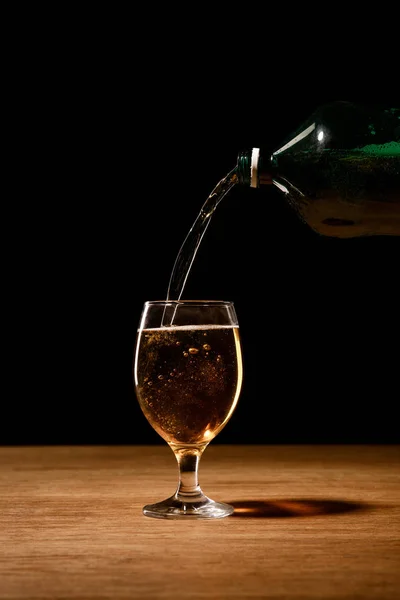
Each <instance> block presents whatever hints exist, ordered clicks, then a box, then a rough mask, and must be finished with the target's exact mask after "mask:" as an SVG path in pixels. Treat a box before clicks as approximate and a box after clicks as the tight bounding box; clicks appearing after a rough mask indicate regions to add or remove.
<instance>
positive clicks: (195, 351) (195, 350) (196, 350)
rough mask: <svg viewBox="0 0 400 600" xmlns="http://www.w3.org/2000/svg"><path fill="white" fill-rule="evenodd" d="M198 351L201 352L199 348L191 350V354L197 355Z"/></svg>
mask: <svg viewBox="0 0 400 600" xmlns="http://www.w3.org/2000/svg"><path fill="white" fill-rule="evenodd" d="M198 351H199V350H198V348H189V352H190V354H197V353H198Z"/></svg>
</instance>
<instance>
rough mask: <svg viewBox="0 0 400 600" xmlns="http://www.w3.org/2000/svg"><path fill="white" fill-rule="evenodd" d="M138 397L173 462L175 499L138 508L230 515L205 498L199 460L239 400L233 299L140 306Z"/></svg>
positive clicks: (155, 513)
mask: <svg viewBox="0 0 400 600" xmlns="http://www.w3.org/2000/svg"><path fill="white" fill-rule="evenodd" d="M133 378H134V385H135V392H136V396H137V399H138V401H139V404H140V406H141V409H142V411H143V413H144V415H145V417H146V418H147V420H148V422H149V423H150V425H151V426H152V427H153V429H154V430H155V431H156V432H157V433H158V434H159V435H160V436H161V437H162V438H163V439H164V440H165V441H166V442H167V444H168V445H169V446H170V448H171V449H172V451H173V452H174V454H175V457H176V459H177V462H178V468H179V480H178V487H177V490H176V492H175V494H174V495H173V496H171V497H170V498H168V499H166V500H163V501H161V502H157V503H156V504H150V505H147V506H144V507H143V513H144V514H145V515H146V516H148V517H155V518H169V519H177V518H185V519H188V518H189V519H190V518H191V519H211V518H222V517H226V516H228V515H230V514H232V512H233V507H232V506H231V505H229V504H225V503H222V502H216V501H214V500H212V499H210V498H208V497H207V496H205V495H204V493H203V491H202V489H201V487H200V485H199V481H198V467H199V461H200V458H201V456H202V454H203V452H204V450H205V448H206V447H207V445H208V444H209V443H210V442H211V440H213V439H214V438H215V436H216V435H217V434H218V433H219V432H220V431H221V429H222V428H223V427H224V426H225V425H226V423H227V422H228V420H229V419H230V417H231V415H232V413H233V411H234V409H235V407H236V404H237V401H238V399H239V395H240V391H241V385H242V378H243V366H242V353H241V343H240V337H239V325H238V320H237V316H236V311H235V308H234V305H233V303H232V302H225V301H217V300H199V301H198V300H176V301H153V302H145V304H144V307H143V310H142V314H141V318H140V323H139V329H138V332H137V340H136V348H135V352H134V360H133Z"/></svg>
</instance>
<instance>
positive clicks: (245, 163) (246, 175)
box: [237, 149, 252, 185]
mask: <svg viewBox="0 0 400 600" xmlns="http://www.w3.org/2000/svg"><path fill="white" fill-rule="evenodd" d="M251 152H252V151H251V150H249V149H247V150H242V151H241V152H239V154H238V158H237V174H238V178H239V183H241V184H244V185H250V183H251Z"/></svg>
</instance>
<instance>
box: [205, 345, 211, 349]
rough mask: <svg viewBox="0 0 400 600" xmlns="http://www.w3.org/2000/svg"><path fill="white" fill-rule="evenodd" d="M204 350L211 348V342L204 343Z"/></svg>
mask: <svg viewBox="0 0 400 600" xmlns="http://www.w3.org/2000/svg"><path fill="white" fill-rule="evenodd" d="M203 348H204V350H211V346H210V344H203Z"/></svg>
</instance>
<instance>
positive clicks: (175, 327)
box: [138, 325, 239, 333]
mask: <svg viewBox="0 0 400 600" xmlns="http://www.w3.org/2000/svg"><path fill="white" fill-rule="evenodd" d="M210 329H239V325H170V326H168V327H145V328H144V329H138V333H140V332H141V331H169V332H173V331H204V330H207V331H209V330H210Z"/></svg>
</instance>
